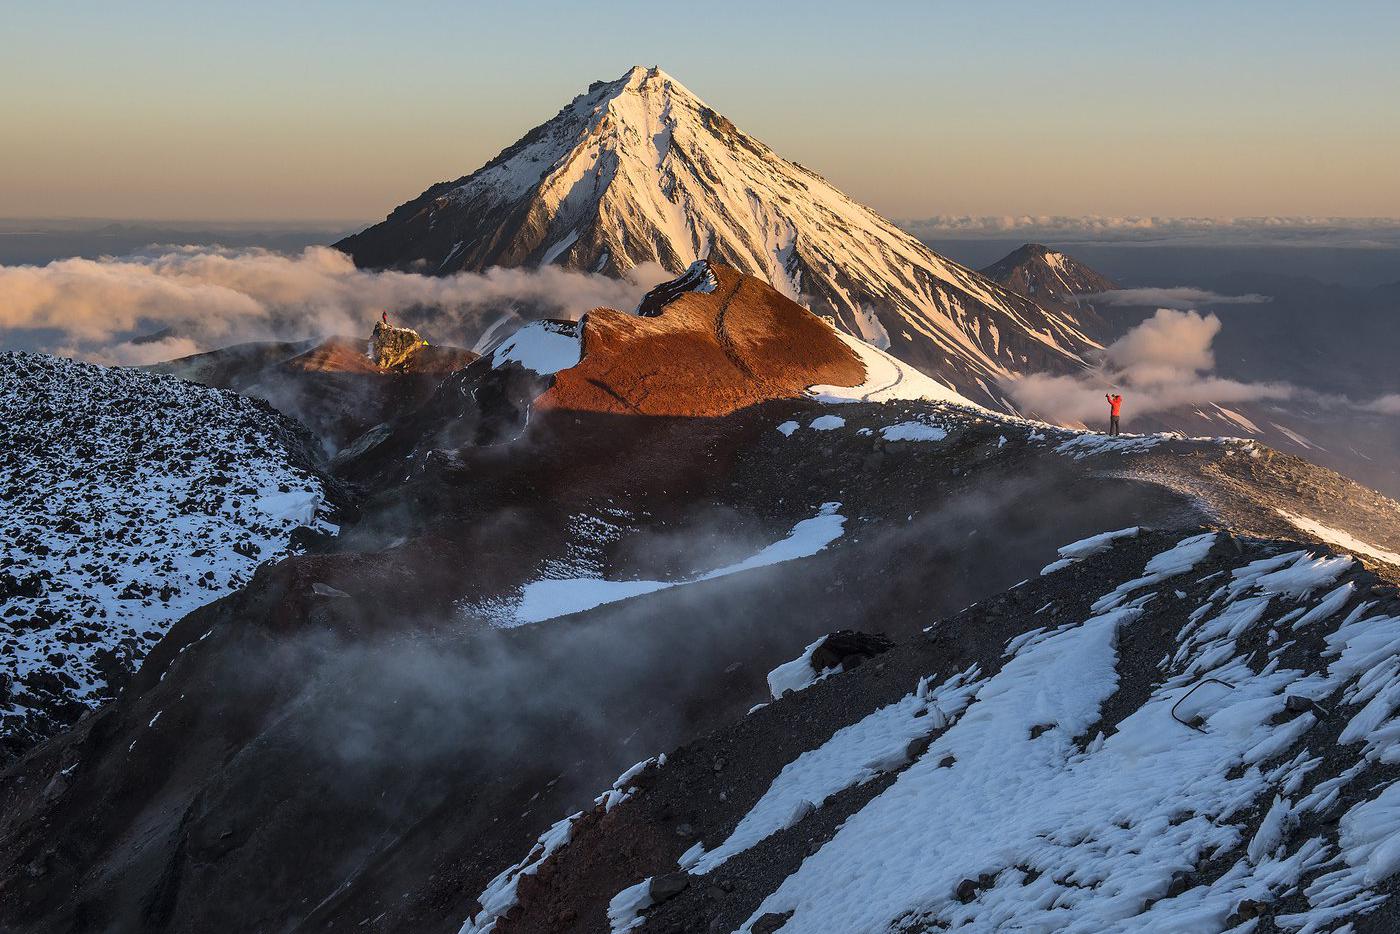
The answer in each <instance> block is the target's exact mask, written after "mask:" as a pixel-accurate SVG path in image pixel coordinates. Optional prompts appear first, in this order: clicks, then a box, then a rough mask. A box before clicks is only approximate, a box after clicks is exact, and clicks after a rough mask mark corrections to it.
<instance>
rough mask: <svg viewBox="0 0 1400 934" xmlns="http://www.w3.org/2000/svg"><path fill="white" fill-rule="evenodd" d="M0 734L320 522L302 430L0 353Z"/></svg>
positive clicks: (90, 697)
mask: <svg viewBox="0 0 1400 934" xmlns="http://www.w3.org/2000/svg"><path fill="white" fill-rule="evenodd" d="M0 424H4V426H5V430H4V434H3V437H0V506H2V507H3V508H0V605H3V610H0V619H3V620H4V633H3V635H0V657H3V659H4V665H3V668H0V750H3V757H4V759H6V760H8V759H11V758H13V757H14V756H15V755H16V754H17V753H19V752H21V751H23V750H24V749H26V748H28V747H29V746H31V745H33V744H34V743H35V742H37V741H39V740H41V739H44V738H45V737H47V736H50V735H52V734H53V733H55V732H57V731H59V730H60V729H62V728H64V727H66V726H68V725H70V724H72V723H73V722H74V721H75V720H77V719H78V718H79V717H80V716H82V715H83V714H85V713H87V712H88V711H89V710H90V709H92V708H95V707H98V706H100V705H102V704H104V703H106V702H107V701H110V700H111V699H112V698H113V697H115V696H116V694H117V692H118V691H119V690H120V688H121V687H122V686H123V685H124V684H125V683H126V682H127V681H128V680H129V679H130V677H131V674H132V672H133V671H134V670H135V668H136V667H137V666H139V665H140V663H141V661H142V659H144V658H145V657H146V654H147V653H148V652H150V651H151V649H152V647H153V646H155V645H156V643H158V642H159V641H160V639H161V638H162V637H163V636H164V635H165V633H166V631H167V630H168V629H169V628H170V625H171V624H172V623H173V622H175V621H176V620H177V619H179V618H180V617H182V616H184V615H185V614H186V613H188V612H190V611H191V610H192V609H194V608H195V607H198V606H201V605H203V604H206V603H209V602H211V601H213V600H215V599H217V598H219V597H221V596H223V595H225V594H227V593H230V592H232V591H233V590H236V589H238V588H239V587H241V586H242V585H243V584H245V583H247V581H248V579H249V577H251V575H252V572H253V569H254V568H255V567H256V566H257V565H258V564H259V563H261V562H263V561H266V560H269V559H274V558H278V557H280V556H282V555H284V554H286V553H287V552H288V549H289V548H290V547H291V546H292V545H293V540H294V537H295V536H296V534H297V533H298V530H301V532H302V533H312V532H316V533H320V532H324V531H327V530H329V529H332V528H334V526H333V525H332V524H330V523H329V522H328V520H327V514H328V511H329V503H328V502H327V489H326V484H325V483H324V482H323V479H322V477H321V475H320V471H319V468H318V466H317V463H318V457H317V456H316V454H315V451H314V442H313V441H312V440H311V438H310V437H309V436H308V435H307V433H306V432H305V430H304V429H302V428H301V427H300V426H298V425H296V423H294V422H292V421H290V420H288V419H286V418H284V417H282V416H280V415H278V414H277V413H276V412H273V411H272V410H271V409H270V408H269V407H268V406H266V405H264V404H260V403H257V402H253V401H251V400H248V399H245V398H243V397H241V396H238V395H235V394H233V393H230V392H220V391H217V390H213V389H205V388H203V387H199V386H194V385H191V384H189V383H186V382H184V381H182V380H177V379H173V378H170V377H161V376H150V375H146V374H141V373H135V372H130V371H122V370H113V369H108V368H105V367H97V366H91V365H87V364H82V363H75V362H73V361H71V360H64V359H60V358H56V357H49V356H44V355H40V354H24V353H7V354H0Z"/></svg>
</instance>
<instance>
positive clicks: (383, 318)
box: [379, 310, 389, 328]
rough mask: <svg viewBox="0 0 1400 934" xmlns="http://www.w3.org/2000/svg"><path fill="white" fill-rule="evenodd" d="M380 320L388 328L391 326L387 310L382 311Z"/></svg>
mask: <svg viewBox="0 0 1400 934" xmlns="http://www.w3.org/2000/svg"><path fill="white" fill-rule="evenodd" d="M379 320H380V322H381V323H382V324H383V325H384V326H385V327H386V328H387V327H388V326H389V312H388V311H387V310H386V311H381V312H380V313H379Z"/></svg>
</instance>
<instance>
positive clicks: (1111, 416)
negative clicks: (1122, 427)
mask: <svg viewBox="0 0 1400 934" xmlns="http://www.w3.org/2000/svg"><path fill="white" fill-rule="evenodd" d="M1104 398H1105V399H1107V400H1108V433H1109V434H1110V435H1116V434H1118V413H1119V412H1121V411H1122V410H1123V397H1122V396H1120V395H1119V394H1118V393H1116V392H1114V393H1105V394H1104Z"/></svg>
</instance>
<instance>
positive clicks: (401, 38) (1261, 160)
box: [0, 0, 1400, 220]
mask: <svg viewBox="0 0 1400 934" xmlns="http://www.w3.org/2000/svg"><path fill="white" fill-rule="evenodd" d="M506 6H507V5H506V4H502V3H499V2H492V3H465V2H458V3H448V2H402V3H392V4H390V3H358V2H345V0H342V2H335V3H330V2H307V0H300V2H277V3H271V2H261V0H238V2H211V0H205V2H200V3H173V2H172V3H163V2H125V3H79V2H64V3H57V2H56V3H35V2H11V0H0V88H3V89H4V91H5V93H4V94H3V95H0V127H3V128H4V131H3V135H0V216H4V217H26V216H27V217H36V216H37V217H58V216H68V217H72V216H82V217H129V218H147V219H340V218H344V219H353V220H359V219H377V218H379V217H382V216H383V215H384V214H386V213H387V212H388V211H389V210H390V209H391V208H392V207H393V206H394V205H396V204H398V203H400V202H402V201H405V200H407V199H408V198H410V197H412V196H414V195H416V194H418V192H420V191H421V190H422V189H424V188H425V187H427V186H428V185H429V184H430V183H432V182H435V181H439V180H442V179H449V178H455V177H457V176H459V175H464V174H466V173H468V172H470V171H472V170H473V169H475V168H476V167H478V166H479V165H480V164H481V163H482V162H484V161H486V160H487V159H488V158H490V157H491V156H492V155H494V154H495V153H496V152H497V151H499V150H500V149H502V148H504V147H505V146H507V145H508V144H510V143H511V142H513V141H514V140H515V139H516V138H518V137H519V136H520V135H521V134H522V133H523V132H524V131H525V130H527V129H528V128H530V127H531V126H534V125H535V124H537V123H540V122H542V121H543V120H545V119H547V118H549V117H550V116H552V115H553V114H554V113H556V112H557V111H558V109H559V108H560V107H562V106H563V105H564V104H565V103H566V102H567V101H568V100H569V99H570V98H572V97H573V96H574V95H575V94H578V93H579V92H581V91H582V90H583V89H584V88H585V87H586V86H587V85H588V83H589V82H590V81H592V80H594V79H598V78H606V79H612V78H615V77H617V76H618V75H620V74H621V73H622V72H623V71H625V70H626V69H627V67H628V66H630V65H632V64H634V63H640V64H648V65H649V64H659V65H660V66H661V67H662V68H663V69H665V70H666V71H668V72H669V73H670V74H671V75H673V76H674V77H676V78H677V79H678V80H680V81H681V82H682V83H683V84H685V85H687V86H688V87H689V88H690V89H691V90H692V91H694V92H695V93H697V94H698V95H700V96H701V97H702V98H704V99H705V100H706V101H708V102H709V103H710V104H711V105H712V106H714V107H715V108H716V109H717V110H719V111H721V112H723V113H724V114H726V115H727V116H729V117H730V118H731V119H732V120H734V122H735V123H736V124H738V125H739V127H741V128H742V129H744V130H745V131H747V132H748V133H750V134H752V135H754V136H757V137H759V138H760V139H762V140H764V141H765V142H767V143H768V144H770V145H771V146H773V147H774V148H775V149H777V150H778V151H779V152H781V153H782V154H784V155H786V156H787V157H788V158H791V159H795V160H797V161H799V162H802V163H803V164H805V165H807V166H808V167H810V168H812V169H815V170H816V171H818V172H820V173H821V174H823V175H825V176H826V177H827V178H829V179H830V180H831V181H832V182H834V183H835V184H837V185H838V186H839V187H841V188H843V189H845V190H846V191H847V192H848V193H850V194H851V195H853V196H854V197H856V198H858V199H860V200H863V201H865V202H867V203H869V204H870V205H872V206H873V207H875V208H876V209H877V210H880V211H882V212H883V213H885V214H887V215H890V216H893V217H896V218H907V217H922V216H927V215H932V214H1075V215H1078V214H1111V215H1202V216H1231V215H1235V216H1238V215H1337V216H1372V217H1374V216H1400V168H1398V167H1400V54H1397V49H1400V3H1395V2H1391V0H1387V2H1372V3H1362V2H1331V3H1303V2H1288V0H1279V2H1233V3H1221V2H1182V0H1176V2H1171V3H1132V2H1121V0H1119V2H1103V3H1099V2H1094V3H1087V2H1086V3H1076V2H1069V0H1058V2H1045V0H1039V2H1026V3H1021V2H986V3H982V2H971V0H959V2H954V3H942V2H865V3H852V2H820V0H808V2H806V3H802V4H796V3H788V4H769V3H761V2H756V0H750V2H747V3H730V2H724V0H711V2H707V3H700V4H694V3H692V4H666V3H662V2H659V0H653V2H650V3H629V2H613V3H609V2H595V3H575V2H552V0H538V2H534V3H531V4H528V5H527V4H520V5H518V6H519V9H505V8H504V7H506Z"/></svg>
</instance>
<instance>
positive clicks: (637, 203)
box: [337, 66, 1096, 405]
mask: <svg viewBox="0 0 1400 934" xmlns="http://www.w3.org/2000/svg"><path fill="white" fill-rule="evenodd" d="M337 246H338V247H339V248H340V249H342V250H344V251H345V252H347V253H349V254H350V255H351V256H352V257H353V258H354V260H355V262H356V264H357V265H360V266H362V267H370V268H396V269H404V270H412V271H417V272H423V273H430V274H436V275H445V274H448V273H453V272H458V271H461V270H474V271H477V270H482V269H485V268H487V267H490V266H540V265H548V264H551V263H553V264H557V265H561V266H564V267H567V268H571V269H577V270H582V271H586V272H594V273H602V274H606V275H611V276H620V275H622V274H624V273H626V272H627V271H628V270H629V269H631V268H633V267H634V266H637V265H640V264H642V263H651V262H655V263H659V264H661V265H662V266H664V267H666V268H667V269H668V270H670V271H671V272H673V273H677V272H680V271H681V270H682V269H684V268H685V267H686V266H688V265H689V264H690V263H691V262H693V261H694V260H696V259H699V258H710V259H713V260H715V261H716V262H720V263H723V264H725V265H728V266H732V267H733V268H735V269H737V270H739V271H740V272H743V273H747V274H750V275H754V276H757V277H759V278H763V279H766V280H767V281H768V282H770V283H771V284H772V285H773V286H774V287H775V288H777V289H778V290H779V291H780V292H782V293H783V294H785V295H787V296H788V297H790V298H793V299H795V300H797V301H799V302H801V303H802V304H805V305H806V306H808V307H809V308H811V310H812V311H814V312H816V313H818V314H825V315H830V316H831V317H833V318H834V319H835V320H836V321H837V323H838V325H839V326H840V327H841V329H842V330H844V331H846V332H848V333H850V334H854V335H858V336H861V337H863V338H864V339H866V340H868V341H870V342H871V343H873V344H875V345H876V346H878V347H881V348H883V349H888V350H889V352H890V353H892V354H893V355H895V356H896V357H899V358H901V359H903V360H906V361H908V362H909V363H912V364H914V365H915V366H917V367H919V368H920V369H922V370H924V371H925V372H927V373H930V374H932V375H935V376H937V377H939V378H941V379H943V380H944V381H946V382H947V383H949V384H951V385H952V386H954V387H955V388H956V389H957V390H958V392H960V393H962V394H964V395H965V396H968V397H969V398H972V399H974V400H976V401H979V402H986V403H990V404H993V405H1003V404H1004V401H1003V400H1002V399H1001V398H1000V396H999V395H998V394H997V391H996V389H995V384H996V382H997V380H999V379H1001V378H1004V377H1006V376H1008V375H1013V374H1018V373H1024V372H1027V371H1031V370H1050V371H1055V372H1066V371H1072V370H1074V369H1076V368H1078V367H1079V366H1080V365H1081V360H1080V354H1082V353H1083V352H1084V351H1085V350H1087V349H1091V348H1093V347H1094V346H1096V344H1095V342H1094V340H1093V339H1092V338H1091V337H1090V336H1089V335H1087V334H1086V333H1085V332H1084V330H1083V329H1082V328H1081V327H1080V326H1079V324H1078V323H1077V322H1076V320H1075V319H1074V318H1073V317H1072V316H1071V315H1068V314H1065V313H1063V312H1055V311H1047V310H1046V309H1044V308H1042V307H1041V306H1039V305H1037V304H1036V303H1035V302H1034V301H1031V300H1029V299H1027V298H1026V297H1025V296H1022V295H1018V294H1016V293H1014V292H1012V291H1010V290H1008V289H1006V288H1004V287H1002V286H1000V285H998V284H996V283H994V282H992V281H991V280H989V279H987V278H985V277H984V276H982V275H980V274H978V273H976V272H974V271H972V270H970V269H967V268H965V267H963V266H960V265H958V264H957V263H954V262H952V261H950V260H947V259H944V258H943V257H941V256H939V255H938V254H936V253H934V252H933V251H932V250H930V249H928V248H927V247H925V246H924V245H923V244H921V243H920V242H918V241H917V240H915V239H914V238H913V237H911V236H909V235H908V234H907V233H905V232H904V231H902V230H900V229H898V228H897V227H895V226H894V225H893V224H892V223H890V222H889V221H887V220H885V219H884V218H882V217H880V216H879V215H878V214H876V213H875V212H874V211H872V210H870V209H869V208H867V207H865V206H864V205H861V204H858V203H857V202H855V201H853V200H852V199H850V198H849V197H847V196H846V195H844V194H842V193H841V192H840V191H838V190H837V189H836V188H834V187H833V186H832V185H831V184H829V183H828V182H827V181H826V180H825V179H823V178H821V177H820V176H818V175H816V174H815V173H813V172H811V171H809V170H808V169H806V168H803V167H802V166H800V165H798V164H796V163H794V162H790V161H788V160H786V159H784V158H782V157H781V156H779V155H778V154H777V153H775V152H774V151H773V150H771V149H769V148H768V147H767V146H766V145H764V144H763V143H761V142H759V141H758V140H756V139H754V138H753V137H751V136H748V135H747V134H745V133H743V132H741V131H740V130H739V129H738V128H737V127H736V126H735V125H734V124H733V123H731V122H730V121H729V120H728V119H726V118H725V117H724V116H722V115H721V114H719V113H718V112H716V111H715V110H714V109H712V108H711V107H709V106H708V105H706V104H705V103H704V102H703V101H701V100H700V99H699V98H698V97H696V96H695V95H694V94H692V93H691V92H690V91H689V90H687V89H686V88H685V87H684V86H683V85H681V84H680V82H678V81H676V80H675V79H674V78H672V77H671V76H670V75H667V74H666V73H665V72H663V71H661V70H660V69H658V68H643V67H641V66H638V67H634V68H632V69H631V70H629V71H628V72H627V73H626V74H624V75H623V76H622V77H621V78H619V79H617V80H616V81H610V82H598V83H595V84H593V85H591V86H590V87H589V89H588V91H586V92H585V93H584V94H582V95H580V96H579V97H577V98H575V99H574V101H573V102H572V103H570V104H569V105H568V106H567V107H565V108H564V109H563V110H561V111H560V112H559V113H558V115H557V116H555V117H554V118H553V119H551V120H550V121H548V122H547V123H544V124H541V125H540V126H538V127H536V128H535V129H533V130H531V131H530V132H529V133H527V134H525V136H524V137H522V138H521V139H520V140H519V141H518V142H517V143H515V144H514V145H513V146H511V147H509V148H507V149H506V150H504V151H503V152H501V153H500V155H498V156H496V157H495V158H494V159H492V160H491V161H490V162H488V163H487V164H486V165H484V166H482V167H481V168H480V169H478V170H477V171H476V172H473V173H472V174H471V175H467V176H465V177H463V178H459V179H457V180H456V181H452V182H443V183H440V184H437V185H434V186H432V187H431V188H429V189H428V190H427V191H425V192H423V194H421V195H419V196H418V197H417V198H415V199H413V200H412V201H409V202H408V203H406V204H403V205H401V206H400V207H398V208H396V209H395V210H394V211H393V212H392V213H391V214H390V215H389V217H388V218H387V219H386V220H385V221H384V222H383V223H380V224H377V225H375V226H373V227H371V228H369V229H368V230H365V231H363V232H361V233H359V234H356V235H354V236H352V237H348V238H346V239H345V240H342V241H341V242H340V243H338V244H337Z"/></svg>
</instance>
